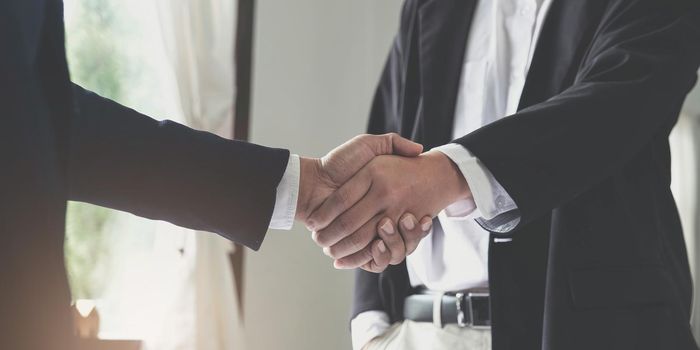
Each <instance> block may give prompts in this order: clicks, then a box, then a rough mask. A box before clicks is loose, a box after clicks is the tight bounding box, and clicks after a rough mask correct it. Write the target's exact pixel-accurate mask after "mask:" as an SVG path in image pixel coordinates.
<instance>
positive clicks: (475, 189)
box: [435, 143, 518, 226]
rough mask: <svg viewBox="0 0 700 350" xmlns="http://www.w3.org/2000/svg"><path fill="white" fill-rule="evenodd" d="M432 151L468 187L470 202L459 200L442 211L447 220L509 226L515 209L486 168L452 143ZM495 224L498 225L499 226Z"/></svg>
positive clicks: (460, 147)
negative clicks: (454, 168)
mask: <svg viewBox="0 0 700 350" xmlns="http://www.w3.org/2000/svg"><path fill="white" fill-rule="evenodd" d="M435 150H437V151H440V152H442V153H443V154H445V155H446V156H447V157H448V158H450V160H452V161H453V162H454V163H455V164H456V165H457V167H458V168H459V170H460V172H461V173H462V175H463V176H464V179H465V180H466V181H467V184H469V189H470V191H471V192H472V196H473V199H470V200H462V201H458V202H456V203H454V204H452V205H450V206H449V207H447V208H446V209H445V214H446V215H447V216H448V217H452V218H456V217H457V218H459V217H467V218H475V219H477V221H484V222H489V221H504V223H502V224H505V225H508V222H509V221H510V220H508V218H509V217H510V215H509V213H513V212H516V211H517V209H518V206H517V205H516V204H515V202H514V201H513V198H511V196H510V195H509V194H508V192H506V190H505V189H504V188H503V186H501V184H500V183H499V182H498V180H496V178H495V177H494V176H493V174H491V172H490V171H489V169H487V168H486V166H485V165H484V164H483V163H482V162H481V161H479V159H478V158H477V157H476V156H475V155H474V154H472V153H471V152H469V150H468V149H466V148H465V147H464V146H462V145H459V144H456V143H451V144H447V145H444V146H440V147H436V148H435ZM502 224H501V223H498V224H497V226H500V225H502Z"/></svg>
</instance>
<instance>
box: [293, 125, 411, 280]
mask: <svg viewBox="0 0 700 350" xmlns="http://www.w3.org/2000/svg"><path fill="white" fill-rule="evenodd" d="M422 151H423V146H421V145H420V144H417V143H414V142H411V141H409V140H407V139H404V138H402V137H400V136H399V135H397V134H385V135H361V136H357V137H355V138H353V139H352V140H350V141H348V142H346V143H345V144H343V145H341V146H340V147H338V148H336V149H334V150H333V151H331V152H330V153H329V154H328V155H326V156H325V157H323V158H321V159H311V158H301V160H300V161H301V178H300V182H299V197H298V200H297V211H296V219H297V220H300V221H302V222H304V223H305V224H306V226H307V227H311V226H314V225H315V224H314V223H313V221H310V220H309V215H310V214H311V213H312V212H313V211H314V210H315V209H316V208H318V207H319V206H320V205H321V204H322V203H323V201H325V200H326V198H327V197H328V196H329V195H331V194H332V193H333V192H335V191H336V190H337V189H338V188H340V187H341V185H342V184H344V183H345V182H346V181H348V180H349V179H350V178H351V177H352V176H353V175H355V173H356V172H357V171H359V170H360V169H362V168H363V167H364V166H365V165H366V164H367V163H368V162H369V161H371V160H372V159H374V158H375V157H377V156H379V155H387V154H396V155H401V156H407V157H414V156H418V155H419V154H420V153H421V152H422ZM408 234H409V235H410V234H411V233H408ZM314 235H315V233H314ZM418 236H419V235H418V234H416V235H415V237H418ZM382 237H384V236H382ZM408 237H413V236H408ZM417 239H418V238H412V240H413V241H416V240H417ZM368 243H369V242H368ZM406 244H408V245H409V246H411V244H412V243H411V242H407V243H404V242H403V240H402V239H401V237H398V235H390V234H388V235H386V238H385V241H381V240H377V241H375V242H373V243H372V245H371V246H370V247H368V251H370V252H371V255H372V256H373V259H375V260H374V262H375V263H374V265H373V268H374V269H375V270H378V269H379V268H381V270H383V269H384V268H386V266H387V265H388V264H389V262H390V261H396V260H397V259H399V261H400V260H403V257H404V256H405V255H404V254H405V253H401V252H402V251H403V250H405V245H406ZM399 254H401V255H399Z"/></svg>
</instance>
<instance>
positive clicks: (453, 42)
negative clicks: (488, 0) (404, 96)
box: [417, 0, 477, 148]
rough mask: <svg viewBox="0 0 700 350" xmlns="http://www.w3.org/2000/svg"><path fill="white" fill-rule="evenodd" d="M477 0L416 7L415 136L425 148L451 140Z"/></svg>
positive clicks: (431, 1)
mask: <svg viewBox="0 0 700 350" xmlns="http://www.w3.org/2000/svg"><path fill="white" fill-rule="evenodd" d="M476 1H477V0H423V1H422V3H421V5H420V8H419V9H418V49H419V67H420V68H419V69H420V85H421V92H422V101H421V102H422V103H421V109H422V111H421V113H420V115H419V121H418V125H417V128H418V129H419V134H421V135H420V136H422V137H418V139H420V141H421V142H423V143H424V144H425V146H426V147H427V148H432V147H435V146H439V145H442V144H445V143H447V142H449V141H451V139H452V123H453V119H454V109H455V104H456V100H457V92H458V90H459V81H460V76H461V73H462V61H463V60H464V52H465V49H466V42H467V35H468V34H469V28H470V26H471V22H472V16H473V14H474V8H475V6H476Z"/></svg>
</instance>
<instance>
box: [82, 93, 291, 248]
mask: <svg viewBox="0 0 700 350" xmlns="http://www.w3.org/2000/svg"><path fill="white" fill-rule="evenodd" d="M74 98H75V101H76V113H74V115H75V116H74V120H73V121H72V133H71V134H72V137H71V152H70V166H69V172H70V174H69V176H68V178H69V179H70V184H69V188H70V194H69V195H70V199H72V200H77V201H84V202H89V203H93V204H97V205H102V206H106V207H110V208H114V209H119V210H124V211H128V212H131V213H133V214H136V215H139V216H143V217H147V218H151V219H158V220H167V221H170V222H173V223H175V224H177V225H180V226H184V227H188V228H192V229H197V230H203V231H210V232H215V233H219V234H221V235H223V236H224V237H227V238H229V239H232V240H235V241H237V242H239V243H242V244H244V245H247V246H249V247H251V248H253V249H257V248H258V247H259V246H260V244H261V242H262V239H263V238H264V235H265V232H266V231H267V228H268V225H269V222H270V217H271V214H272V211H273V207H274V203H275V194H276V188H277V185H278V183H279V182H280V179H281V177H282V174H283V172H284V170H285V168H286V165H287V161H288V159H289V152H288V151H286V150H278V149H271V148H266V147H262V146H257V145H253V144H248V143H244V142H238V141H231V140H226V139H223V138H220V137H218V136H215V135H213V134H210V133H205V132H200V131H196V130H192V129H189V128H187V127H185V126H182V125H179V124H177V123H174V122H170V121H163V122H159V121H156V120H153V119H151V118H149V117H147V116H144V115H142V114H140V113H138V112H136V111H133V110H131V109H128V108H126V107H123V106H121V105H119V104H117V103H115V102H113V101H110V100H107V99H103V98H101V97H99V96H97V95H95V94H92V93H90V92H88V91H85V90H83V89H82V88H80V87H77V86H76V87H75V89H74ZM234 235H235V236H234Z"/></svg>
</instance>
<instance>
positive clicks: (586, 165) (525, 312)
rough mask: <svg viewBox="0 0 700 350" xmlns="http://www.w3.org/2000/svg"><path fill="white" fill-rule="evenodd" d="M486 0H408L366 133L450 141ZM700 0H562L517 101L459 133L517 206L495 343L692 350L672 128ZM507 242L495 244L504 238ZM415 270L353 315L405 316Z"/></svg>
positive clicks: (494, 225)
mask: <svg viewBox="0 0 700 350" xmlns="http://www.w3.org/2000/svg"><path fill="white" fill-rule="evenodd" d="M475 5H476V0H407V1H406V2H405V4H404V8H403V11H402V15H401V22H400V30H399V34H398V36H397V37H396V40H395V42H394V45H393V47H392V49H391V53H390V55H389V59H388V62H387V65H386V67H385V70H384V73H383V75H382V77H381V81H380V83H379V87H378V89H377V93H376V97H375V100H374V104H373V108H372V111H371V116H370V122H369V131H370V132H372V133H383V132H387V131H397V132H400V133H401V134H402V135H404V136H408V137H412V138H413V139H414V140H417V141H419V142H422V143H424V144H425V145H426V146H427V148H431V147H435V146H438V145H442V144H445V143H448V142H450V136H451V132H452V123H453V115H454V107H455V101H456V94H457V90H458V84H459V80H460V73H461V68H462V60H463V58H464V51H465V42H466V38H467V35H468V32H469V28H470V21H471V17H472V15H473V12H474V7H475ZM699 8H700V3H699V2H698V1H696V0H667V1H659V0H554V2H553V4H552V7H551V9H550V13H549V15H548V17H547V19H546V21H545V24H544V27H543V30H542V34H541V37H540V39H539V43H538V45H537V48H536V52H535V56H534V59H533V63H532V66H531V69H530V72H529V74H528V77H527V81H526V84H525V88H524V92H523V95H522V99H521V101H520V108H519V112H518V113H516V114H515V115H513V116H509V117H506V118H504V119H501V120H499V121H497V122H494V123H492V124H490V125H488V126H485V127H483V128H481V129H479V130H477V131H475V132H473V133H471V134H469V135H465V136H464V137H461V138H459V139H457V140H454V141H452V142H455V143H458V144H461V145H463V146H465V147H466V148H467V149H469V150H470V151H471V152H473V153H474V154H475V155H476V156H477V157H478V158H479V159H480V160H481V161H482V162H483V163H484V164H485V165H486V167H487V168H488V169H489V170H491V172H492V173H493V174H494V176H495V178H496V179H497V180H498V181H499V182H500V183H501V184H502V185H503V186H504V188H505V189H506V190H507V191H508V193H509V194H510V195H511V196H512V197H513V199H514V200H515V203H516V204H517V205H518V210H517V211H513V212H509V213H507V214H504V215H502V216H500V217H497V218H496V219H494V220H492V221H484V220H480V221H479V222H480V224H481V225H482V226H483V227H484V228H486V229H487V230H489V231H490V232H491V236H492V239H491V244H490V250H489V281H490V288H491V293H492V306H491V307H492V315H493V328H492V334H493V349H497V350H506V349H544V350H577V349H581V350H583V349H616V350H622V349H629V350H633V349H634V350H640V349H642V350H643V349H650V350H651V349H658V350H661V349H696V345H695V342H694V340H693V337H692V335H691V332H690V327H689V319H690V307H691V295H692V293H691V290H692V284H691V277H690V273H689V267H688V261H687V256H686V250H685V245H684V242H683V235H682V231H681V225H680V222H679V218H678V214H677V210H676V207H675V204H674V200H673V197H672V195H671V191H670V188H669V185H670V182H671V173H670V161H671V159H670V152H669V144H668V135H669V132H670V130H671V128H672V127H673V125H674V124H675V122H676V119H677V116H678V114H679V111H680V108H681V105H682V102H683V100H684V98H685V96H686V94H687V92H688V91H689V90H690V89H691V88H692V86H693V85H694V83H695V81H696V71H697V69H698V64H699V63H700V14H699ZM503 235H506V236H509V237H512V238H513V241H512V242H511V243H494V238H495V237H498V236H503ZM410 292H411V291H410V285H409V280H408V276H407V273H406V266H405V265H399V266H394V267H391V268H390V269H388V270H387V271H385V272H384V273H382V274H379V275H376V274H371V273H367V272H362V271H358V272H357V279H356V288H355V300H354V310H353V314H354V315H357V314H358V313H361V312H363V311H367V310H384V311H386V312H388V313H389V314H390V316H391V319H392V320H393V321H397V320H401V319H402V305H403V298H404V297H405V296H406V295H407V294H408V293H410Z"/></svg>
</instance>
